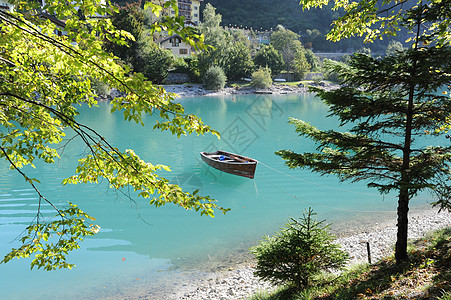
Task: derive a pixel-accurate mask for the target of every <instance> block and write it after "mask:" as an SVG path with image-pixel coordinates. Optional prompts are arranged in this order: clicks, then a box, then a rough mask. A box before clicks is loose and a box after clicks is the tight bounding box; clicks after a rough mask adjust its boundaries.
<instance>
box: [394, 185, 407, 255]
mask: <svg viewBox="0 0 451 300" xmlns="http://www.w3.org/2000/svg"><path fill="white" fill-rule="evenodd" d="M408 212H409V195H408V192H407V189H402V190H401V192H400V193H399V200H398V224H397V226H398V233H397V240H396V250H395V259H396V263H400V262H403V261H405V260H407V231H408V222H409V219H408Z"/></svg>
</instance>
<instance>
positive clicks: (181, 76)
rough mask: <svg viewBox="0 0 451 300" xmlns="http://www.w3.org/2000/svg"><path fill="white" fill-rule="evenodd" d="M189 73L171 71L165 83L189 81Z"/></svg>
mask: <svg viewBox="0 0 451 300" xmlns="http://www.w3.org/2000/svg"><path fill="white" fill-rule="evenodd" d="M188 82H189V75H188V74H185V73H169V75H168V77H167V78H166V80H165V84H181V83H188Z"/></svg>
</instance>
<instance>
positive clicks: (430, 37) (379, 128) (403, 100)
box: [277, 2, 451, 262]
mask: <svg viewBox="0 0 451 300" xmlns="http://www.w3.org/2000/svg"><path fill="white" fill-rule="evenodd" d="M404 17H405V18H404V20H403V21H402V23H401V24H402V25H403V26H405V27H406V28H407V29H409V30H411V33H412V39H413V41H414V46H413V47H412V48H410V49H407V50H405V51H403V52H398V53H397V54H395V55H393V56H386V57H384V58H382V59H375V58H373V57H371V56H368V55H365V54H356V55H355V56H353V57H352V58H351V60H350V62H349V63H350V65H349V66H346V65H343V64H339V63H336V64H333V71H334V72H335V73H337V74H339V76H340V77H341V78H343V80H344V85H343V86H342V87H341V88H339V89H337V90H333V91H324V90H320V89H314V91H315V92H317V93H318V95H319V96H320V97H321V98H322V99H323V100H324V101H325V103H327V104H328V105H329V106H330V112H331V115H335V116H337V117H338V118H339V119H340V121H341V124H342V125H344V124H348V125H350V126H352V127H351V129H348V130H347V132H338V131H335V130H327V131H322V130H319V129H317V128H315V127H314V126H313V125H311V124H309V123H307V122H304V121H302V120H296V119H291V120H290V123H291V124H293V125H294V126H295V127H296V132H298V133H299V134H300V135H301V136H306V137H308V138H310V139H312V140H314V141H315V142H317V143H318V145H319V146H318V152H314V153H301V154H298V153H295V152H293V151H288V150H283V151H279V152H277V154H278V155H280V156H281V157H282V158H283V159H285V160H286V164H287V165H288V166H289V167H290V168H297V167H299V168H307V169H310V170H312V171H314V172H318V173H320V174H335V175H337V176H338V177H339V178H340V179H341V180H351V181H353V182H356V181H366V182H368V186H369V187H373V188H377V189H378V190H379V192H380V193H382V194H385V193H389V192H395V193H396V194H397V195H398V235H397V242H396V251H395V257H396V259H397V261H398V262H401V261H404V260H406V259H407V231H408V211H409V202H410V200H411V199H412V197H414V196H415V195H417V194H418V193H419V192H421V191H424V190H428V191H430V192H432V193H433V194H434V195H435V196H436V201H435V203H434V205H437V206H439V207H440V208H442V209H451V201H450V200H451V198H450V193H449V191H450V190H451V187H450V186H449V179H450V178H451V170H450V167H451V155H450V150H451V147H450V146H449V141H447V142H444V141H443V140H434V141H433V143H434V145H431V146H425V145H424V138H425V137H430V136H441V135H442V134H443V133H442V131H443V130H444V129H449V128H450V126H451V123H450V120H451V101H450V96H449V89H450V86H451V62H450V61H449V57H451V48H450V47H449V43H448V41H449V40H447V39H446V35H447V34H445V35H444V37H445V38H444V39H441V40H440V39H439V40H438V39H437V38H438V37H439V35H440V34H441V30H442V28H441V27H434V26H432V27H428V26H429V25H430V24H431V23H430V22H431V21H438V20H440V19H441V18H444V19H446V22H448V19H449V18H450V17H451V3H449V2H446V3H442V2H437V3H431V4H425V5H419V6H417V7H415V8H413V9H411V10H409V11H407V12H406V13H405V15H404ZM446 22H445V23H444V24H446ZM423 27H424V28H428V29H429V30H420V29H422V28H423ZM437 40H438V41H440V42H441V44H438V43H436V42H435V41H437ZM443 89H445V90H444V91H443ZM421 138H423V143H421V142H418V140H420V139H421Z"/></svg>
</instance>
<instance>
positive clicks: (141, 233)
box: [0, 94, 430, 299]
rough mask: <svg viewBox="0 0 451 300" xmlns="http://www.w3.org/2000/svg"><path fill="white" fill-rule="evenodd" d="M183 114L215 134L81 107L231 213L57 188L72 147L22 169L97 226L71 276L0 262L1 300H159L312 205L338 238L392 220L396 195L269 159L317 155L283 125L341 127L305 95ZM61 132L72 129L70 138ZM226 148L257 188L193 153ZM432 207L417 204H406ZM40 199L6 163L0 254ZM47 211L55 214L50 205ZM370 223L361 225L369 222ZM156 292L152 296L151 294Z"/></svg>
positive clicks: (92, 188)
mask: <svg viewBox="0 0 451 300" xmlns="http://www.w3.org/2000/svg"><path fill="white" fill-rule="evenodd" d="M181 101H182V103H183V104H184V106H185V108H186V112H187V113H194V114H196V115H198V116H200V117H201V118H202V120H203V121H204V122H205V123H206V124H209V125H211V126H212V127H213V128H215V129H217V130H218V131H220V132H221V134H222V138H221V139H220V140H218V139H217V138H216V137H214V136H212V135H206V136H200V137H199V136H187V137H182V138H180V139H177V138H176V137H174V136H171V135H170V134H169V133H161V132H159V131H152V129H151V128H152V117H147V118H146V119H145V123H146V124H149V125H150V126H145V127H142V126H140V125H136V124H131V123H127V122H124V121H123V117H122V116H121V115H120V114H114V115H112V114H110V113H109V105H108V104H107V103H102V104H100V107H99V108H95V109H93V110H89V111H88V109H86V108H85V107H83V108H82V109H81V115H80V118H79V121H80V122H81V123H86V124H88V125H90V126H91V127H92V128H94V129H95V130H96V131H97V132H99V133H101V135H102V136H103V137H105V138H106V139H107V140H109V142H110V143H112V144H113V145H116V146H117V147H118V148H120V149H128V148H131V149H134V150H135V152H136V153H137V154H138V155H140V156H141V158H143V159H144V160H146V161H150V162H152V163H161V164H167V165H169V166H170V167H171V169H172V172H170V173H167V174H162V175H164V176H165V177H166V178H168V179H170V180H173V181H174V182H175V183H178V184H179V185H181V186H182V187H183V188H185V189H186V190H188V191H193V190H195V189H199V190H200V193H202V194H204V195H210V196H211V197H212V198H215V199H217V200H218V201H219V204H220V205H222V206H224V207H228V208H231V209H232V210H231V211H230V212H228V213H227V215H225V216H224V215H221V214H219V213H217V216H216V218H209V217H200V215H199V214H197V213H195V212H191V211H185V210H184V209H181V208H178V207H174V206H166V207H161V208H155V207H151V206H149V204H148V201H147V200H143V199H139V198H136V203H132V202H130V201H129V200H128V199H126V198H124V197H123V196H121V195H120V194H117V193H115V192H114V191H111V190H108V188H107V184H106V183H101V184H99V185H78V186H66V187H63V186H62V185H61V184H60V183H61V181H62V180H63V178H65V177H68V176H70V175H71V174H72V173H73V172H74V168H75V163H74V162H73V161H71V159H72V158H74V157H75V158H79V157H81V156H82V154H83V153H84V152H85V151H86V149H85V147H84V146H83V144H81V143H76V142H72V143H71V144H69V145H68V146H67V147H66V149H65V150H64V152H63V154H62V158H61V160H60V161H59V162H58V163H57V164H54V165H38V168H37V169H31V168H27V169H25V171H27V172H28V174H29V175H30V174H34V175H35V176H36V177H39V178H40V179H41V182H42V184H40V185H39V188H40V189H41V192H42V193H43V194H45V195H46V197H47V198H49V199H51V200H52V201H53V202H54V203H57V204H59V205H65V204H66V203H67V201H71V202H73V203H75V204H78V205H79V206H80V207H81V208H82V209H83V210H84V211H86V212H88V213H89V214H90V215H92V216H95V217H96V218H97V221H96V223H97V224H99V225H100V226H101V228H102V229H101V231H100V233H99V234H97V235H96V237H94V238H90V239H87V240H86V241H85V242H84V243H83V244H82V245H81V246H82V249H80V250H78V251H76V253H74V254H71V255H70V256H69V260H70V261H71V262H74V263H75V264H76V265H77V268H76V269H74V270H59V271H55V272H45V271H40V270H33V271H30V270H29V264H30V260H27V259H22V260H15V261H13V262H10V263H8V264H6V265H4V264H3V265H0V291H1V296H0V298H2V299H62V298H64V299H81V298H84V299H94V298H95V299H98V298H107V297H118V298H121V297H127V296H130V297H134V296H133V295H135V296H136V295H138V296H139V295H147V296H148V297H150V298H152V297H153V298H154V299H158V298H159V297H161V292H162V291H163V292H168V293H169V292H170V291H173V290H174V289H176V288H177V286H179V285H181V284H185V283H186V282H187V281H188V280H189V278H190V277H201V276H203V275H204V272H206V269H205V265H208V264H212V265H214V263H215V262H218V265H221V266H223V265H224V264H227V262H229V263H232V262H233V260H234V257H237V256H240V255H244V254H245V253H246V252H247V249H248V248H249V246H250V245H253V244H255V243H256V241H258V240H259V238H260V237H261V236H263V235H264V234H272V233H273V232H274V231H276V230H277V229H278V228H280V227H281V226H283V224H284V223H285V221H286V220H287V219H288V218H289V217H295V218H297V217H299V216H301V215H302V212H303V210H304V209H305V208H307V207H309V206H310V207H312V208H313V209H314V210H315V212H317V213H318V215H319V218H320V219H327V221H328V222H332V223H334V225H333V228H334V230H335V231H336V232H340V231H345V230H350V229H352V228H353V227H355V226H357V225H356V224H362V223H366V222H367V220H372V221H374V220H378V219H380V218H383V217H394V216H395V213H394V211H395V209H396V199H395V198H394V197H391V196H385V197H382V196H380V195H378V194H377V191H376V190H370V189H367V188H366V187H365V185H364V184H363V183H358V184H351V183H347V182H345V183H339V182H338V180H337V179H336V178H335V177H333V176H329V177H327V176H326V177H320V176H318V175H316V174H312V173H310V172H309V171H300V170H289V169H288V168H287V167H285V166H284V164H283V161H282V160H281V159H280V158H279V157H278V156H276V155H274V152H275V151H277V150H281V149H291V150H295V151H298V152H302V151H313V150H314V149H315V145H314V144H313V143H312V142H310V141H308V140H306V139H303V138H299V137H298V136H297V135H296V133H295V132H294V127H293V126H292V125H289V124H288V123H287V121H288V117H295V118H299V119H303V120H305V121H308V122H311V123H312V124H314V125H316V126H317V127H319V128H320V129H330V128H337V126H338V122H337V120H335V119H333V118H326V115H327V114H328V111H327V107H326V106H325V105H324V104H323V103H322V102H321V101H319V100H318V99H317V98H315V97H314V96H313V95H310V94H305V95H282V96H268V95H240V96H225V97H199V98H195V97H193V98H185V99H182V100H181ZM68 134H69V133H68ZM216 149H223V150H227V151H231V152H235V153H239V154H242V155H245V156H249V157H252V158H255V159H257V160H258V161H259V162H260V163H259V165H258V166H257V170H256V175H255V179H254V180H250V179H247V178H243V177H238V176H234V175H230V174H226V173H221V172H220V171H218V170H215V169H212V168H210V167H208V166H206V165H205V164H204V163H203V162H202V161H201V160H200V157H199V152H200V151H214V150H216ZM429 200H430V198H428V197H427V196H421V197H418V198H416V199H414V200H413V201H412V204H411V205H412V207H422V206H423V205H424V204H425V203H427V202H428V201H429ZM36 207H37V196H36V194H35V193H34V191H33V190H31V189H30V187H29V186H28V185H27V184H26V183H25V182H24V180H23V179H22V178H21V177H20V176H19V175H18V174H16V173H14V172H12V171H10V170H9V169H8V166H7V164H6V163H2V164H1V165H0V256H2V257H3V256H4V254H6V253H7V252H8V250H9V249H11V248H12V247H17V246H18V243H17V241H15V239H16V238H17V237H18V236H19V235H20V234H21V233H22V231H23V230H24V228H25V227H26V226H27V225H28V224H29V223H30V222H31V221H32V219H33V217H34V215H35V212H36ZM44 213H51V214H53V211H52V210H51V209H49V208H46V209H45V210H44ZM368 222H369V221H368ZM158 295H160V296H158Z"/></svg>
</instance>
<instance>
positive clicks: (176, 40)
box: [170, 38, 180, 47]
mask: <svg viewBox="0 0 451 300" xmlns="http://www.w3.org/2000/svg"><path fill="white" fill-rule="evenodd" d="M170 42H171V43H172V47H178V46H179V44H180V39H179V38H171V40H170Z"/></svg>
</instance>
